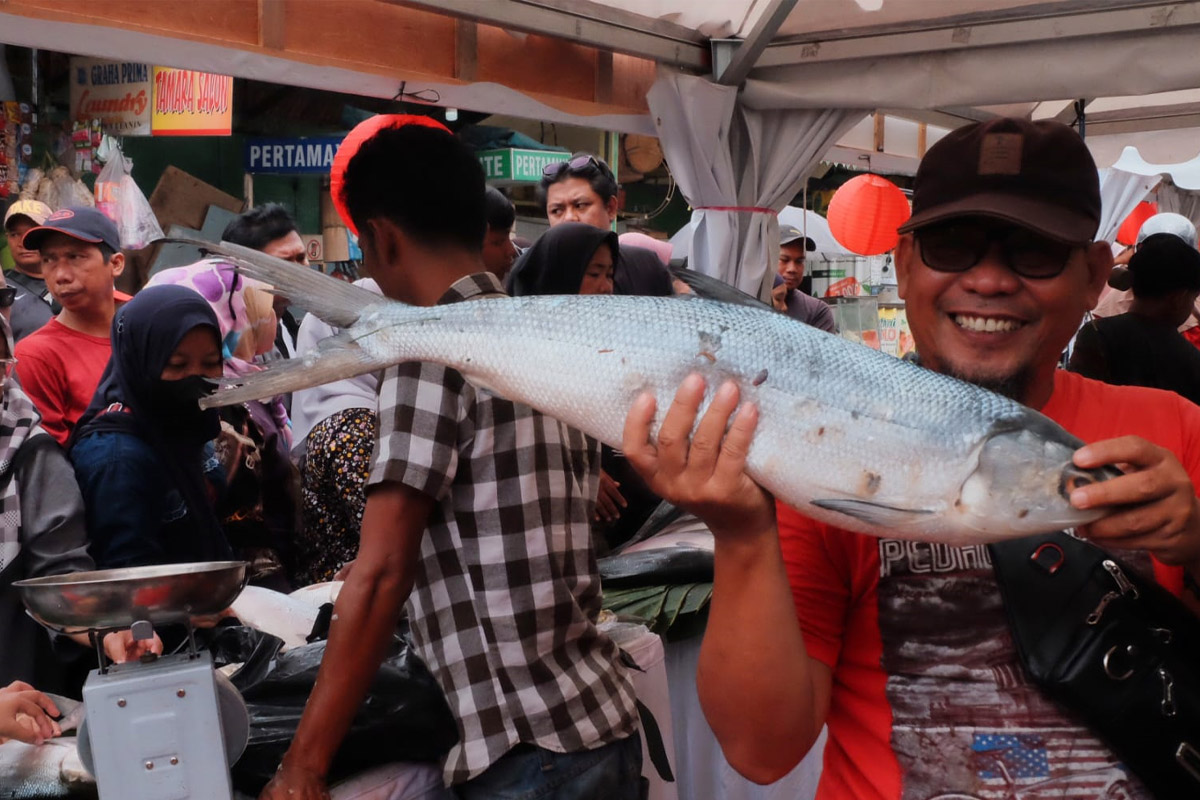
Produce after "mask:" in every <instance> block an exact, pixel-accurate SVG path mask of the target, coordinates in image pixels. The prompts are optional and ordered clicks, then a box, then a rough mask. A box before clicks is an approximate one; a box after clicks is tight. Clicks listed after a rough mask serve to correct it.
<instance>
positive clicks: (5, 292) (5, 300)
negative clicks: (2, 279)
mask: <svg viewBox="0 0 1200 800" xmlns="http://www.w3.org/2000/svg"><path fill="white" fill-rule="evenodd" d="M16 299H17V287H15V286H5V287H4V288H3V289H0V308H8V307H9V306H11V305H12V304H13V301H14V300H16Z"/></svg>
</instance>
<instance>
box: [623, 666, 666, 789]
mask: <svg viewBox="0 0 1200 800" xmlns="http://www.w3.org/2000/svg"><path fill="white" fill-rule="evenodd" d="M620 658H621V663H622V664H624V665H625V666H626V667H628V668H629V669H633V670H637V671H638V672H645V671H646V670H644V669H642V668H641V667H640V666H638V663H637V661H636V660H634V658H633V656H631V655H630V654H629V652H628V651H626V650H625V649H624V648H621V650H620ZM635 702H636V703H637V711H638V717H640V718H641V722H642V733H644V734H645V740H646V752H647V753H649V755H650V763H651V764H653V765H654V769H655V771H656V772H658V777H660V778H662V779H663V781H664V782H666V783H674V782H675V775H674V774H672V772H671V760H670V759H669V758H667V747H666V744H665V743H664V742H663V738H662V731H661V730H659V728H658V720H656V719H655V718H654V714H653V712H651V711H650V709H649V708H648V707H647V706H646V704H645V703H643V702H642V701H641V700H636V701H635Z"/></svg>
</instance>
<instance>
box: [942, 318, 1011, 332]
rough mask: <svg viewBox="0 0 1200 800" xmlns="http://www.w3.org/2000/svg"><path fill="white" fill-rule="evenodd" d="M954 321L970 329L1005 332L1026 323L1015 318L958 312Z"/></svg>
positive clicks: (961, 326)
mask: <svg viewBox="0 0 1200 800" xmlns="http://www.w3.org/2000/svg"><path fill="white" fill-rule="evenodd" d="M954 321H955V323H957V324H958V326H959V327H960V328H966V329H967V330H969V331H982V332H984V333H1004V332H1006V331H1015V330H1016V329H1017V328H1019V327H1021V325H1023V324H1024V323H1022V322H1018V321H1017V320H1015V319H996V318H995V317H968V316H966V315H965V314H956V315H955V317H954Z"/></svg>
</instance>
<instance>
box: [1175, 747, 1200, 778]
mask: <svg viewBox="0 0 1200 800" xmlns="http://www.w3.org/2000/svg"><path fill="white" fill-rule="evenodd" d="M1175 760H1176V761H1177V762H1178V763H1179V766H1181V767H1183V768H1184V769H1185V770H1187V771H1188V773H1189V774H1191V776H1192V777H1193V778H1194V779H1195V780H1196V781H1197V782H1200V752H1197V751H1196V748H1194V747H1192V746H1191V745H1190V744H1188V743H1187V742H1180V743H1179V747H1178V749H1176V750H1175Z"/></svg>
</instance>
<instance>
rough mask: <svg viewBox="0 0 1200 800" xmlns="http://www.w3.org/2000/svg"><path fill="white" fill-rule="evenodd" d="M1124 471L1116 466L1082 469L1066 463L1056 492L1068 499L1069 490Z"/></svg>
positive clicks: (1119, 474)
mask: <svg viewBox="0 0 1200 800" xmlns="http://www.w3.org/2000/svg"><path fill="white" fill-rule="evenodd" d="M1124 474H1125V473H1123V472H1121V470H1119V469H1117V468H1116V467H1100V468H1098V469H1082V468H1080V467H1077V466H1075V465H1074V464H1067V465H1066V466H1065V467H1063V471H1062V475H1060V476H1059V480H1058V493H1059V494H1060V495H1062V497H1063V499H1064V500H1067V501H1070V499H1071V492H1073V491H1075V490H1076V489H1079V488H1082V487H1084V486H1091V485H1092V484H1094V483H1102V482H1104V481H1107V480H1112V479H1113V478H1117V477H1120V476H1121V475H1124Z"/></svg>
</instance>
